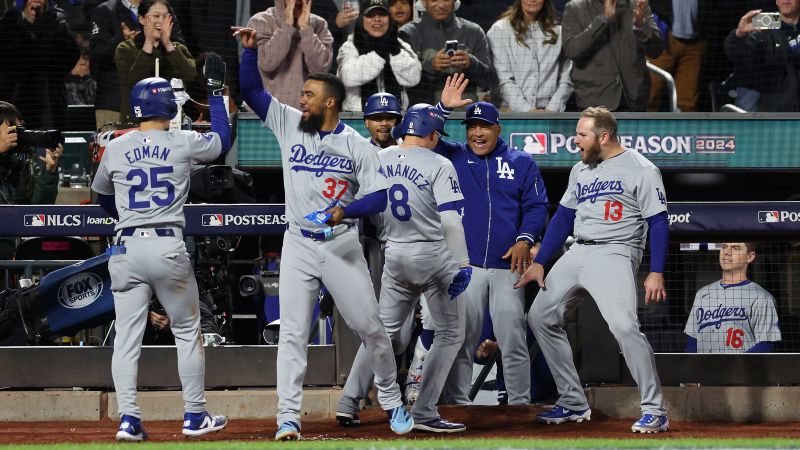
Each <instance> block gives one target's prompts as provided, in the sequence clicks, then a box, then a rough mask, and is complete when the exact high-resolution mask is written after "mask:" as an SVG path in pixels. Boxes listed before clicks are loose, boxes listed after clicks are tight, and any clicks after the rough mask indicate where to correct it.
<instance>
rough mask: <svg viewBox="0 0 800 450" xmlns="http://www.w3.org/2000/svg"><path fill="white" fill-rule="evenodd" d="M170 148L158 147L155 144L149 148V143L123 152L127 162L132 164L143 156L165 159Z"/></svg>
mask: <svg viewBox="0 0 800 450" xmlns="http://www.w3.org/2000/svg"><path fill="white" fill-rule="evenodd" d="M169 152H170V149H168V148H166V147H164V148H159V147H158V146H157V145H156V146H153V148H150V146H149V145H143V146H141V147H136V148H135V149H133V150H130V151H128V152H125V158H126V159H127V160H128V162H129V163H131V164H133V163H134V162H136V161H139V160H140V159H144V158H154V159H160V160H162V161H166V160H167V158H168V157H169Z"/></svg>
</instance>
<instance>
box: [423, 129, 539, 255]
mask: <svg viewBox="0 0 800 450" xmlns="http://www.w3.org/2000/svg"><path fill="white" fill-rule="evenodd" d="M434 150H435V151H436V152H437V153H439V154H441V155H442V156H445V157H446V158H448V159H450V160H451V161H452V162H453V165H454V166H455V168H456V173H457V174H458V180H459V183H460V184H461V191H462V193H463V194H464V218H463V223H464V233H465V235H466V239H467V250H468V252H469V262H470V264H472V265H473V266H478V267H484V268H492V269H509V268H510V267H511V259H510V258H509V259H502V257H503V255H504V254H505V253H506V252H507V251H508V249H509V248H510V247H511V246H512V245H514V243H515V242H517V241H519V240H526V241H528V242H530V243H531V244H533V243H534V242H536V241H539V240H541V237H542V230H543V229H544V226H545V223H546V222H547V191H545V188H544V182H543V181H542V175H541V173H539V167H538V166H537V165H536V162H535V161H534V160H533V157H531V155H529V154H527V153H525V152H523V151H519V150H514V149H509V148H508V145H506V142H505V141H504V140H503V139H502V138H498V140H497V145H496V146H495V148H494V150H492V152H491V153H489V154H488V155H486V156H485V157H480V156H477V155H475V153H473V152H472V150H471V149H470V148H469V146H468V145H467V144H456V143H451V142H446V141H444V140H442V139H439V144H438V145H437V146H436V148H435V149H434Z"/></svg>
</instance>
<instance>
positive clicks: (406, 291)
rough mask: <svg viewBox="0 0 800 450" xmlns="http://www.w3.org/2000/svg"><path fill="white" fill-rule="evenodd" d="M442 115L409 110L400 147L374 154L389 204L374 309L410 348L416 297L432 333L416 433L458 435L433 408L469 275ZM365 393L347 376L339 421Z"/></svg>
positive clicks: (364, 357) (415, 411)
mask: <svg viewBox="0 0 800 450" xmlns="http://www.w3.org/2000/svg"><path fill="white" fill-rule="evenodd" d="M444 121H445V118H444V116H442V115H441V111H439V110H438V109H436V108H435V107H433V106H431V105H428V104H418V105H414V106H413V107H411V108H409V110H408V111H407V112H406V115H405V117H404V118H403V122H402V123H401V124H400V125H398V126H396V127H395V128H394V129H393V131H392V135H393V136H394V137H395V138H400V137H403V143H402V144H400V145H397V146H393V147H388V148H385V149H383V150H381V152H380V153H379V156H380V160H381V166H382V167H381V168H382V171H383V173H384V174H385V175H386V177H387V178H388V180H389V184H390V185H391V187H390V188H389V205H388V206H387V208H386V211H384V213H383V214H382V216H383V223H384V225H383V228H384V232H385V236H386V264H385V266H384V270H383V279H382V283H381V286H382V287H381V296H380V312H381V319H382V321H383V324H384V326H385V327H386V330H387V332H388V333H389V337H390V338H391V339H392V343H393V344H394V346H395V350H396V351H398V352H401V351H403V350H405V348H406V346H407V345H408V341H409V339H408V338H409V336H404V338H402V337H401V333H400V331H401V329H402V328H403V325H404V324H405V323H406V322H407V320H408V317H409V316H411V315H412V314H413V313H414V308H415V306H416V304H417V301H418V299H419V297H420V295H421V294H423V293H424V294H425V297H426V299H427V303H428V310H429V313H430V317H431V319H432V320H433V322H434V323H435V324H436V329H437V330H438V331H437V333H436V336H435V337H434V341H433V346H432V347H431V350H430V352H429V355H428V358H427V364H426V365H425V368H424V372H423V375H422V380H423V381H422V385H421V388H420V393H419V397H418V398H417V401H416V402H414V405H413V407H412V408H411V415H412V417H413V418H414V423H415V424H414V429H415V430H422V431H431V432H438V433H452V432H458V431H464V430H465V429H466V427H465V426H464V425H463V424H457V423H451V422H447V421H446V420H443V419H442V418H441V417H440V416H439V413H438V410H437V408H436V402H437V400H438V399H439V395H440V394H441V390H442V387H443V386H444V382H445V379H446V377H447V374H448V371H449V370H450V366H451V365H452V363H453V359H454V358H455V355H456V351H457V350H458V348H459V347H460V346H461V343H462V342H463V340H464V321H463V315H464V303H463V302H462V301H460V300H459V301H456V300H455V298H457V297H458V296H459V295H460V294H461V293H462V292H463V291H464V289H466V287H467V285H468V284H469V279H470V277H471V274H472V268H471V267H470V266H469V258H468V257H467V246H466V241H465V239H464V229H463V227H462V225H461V216H460V213H459V210H460V209H461V208H462V204H461V203H462V200H463V199H464V197H463V195H462V194H461V188H460V187H459V184H458V178H457V175H456V172H455V169H454V168H453V164H452V163H451V162H450V161H448V160H447V159H446V158H444V157H442V156H439V155H437V154H435V153H434V152H433V151H431V149H432V148H433V147H435V145H436V142H437V141H438V139H439V134H444ZM368 365H369V359H368V354H367V353H366V349H365V348H364V347H363V346H362V347H361V348H360V349H359V351H358V354H357V355H356V358H355V361H354V363H353V370H352V372H351V373H361V372H362V369H363V368H366V367H368ZM364 394H365V392H363V390H362V386H361V383H360V382H359V381H358V380H357V378H356V377H352V376H351V377H348V380H347V383H346V384H345V387H344V395H343V396H342V398H341V400H340V401H339V405H338V407H337V417H341V416H349V417H354V416H357V414H358V412H359V410H360V403H359V402H360V400H361V398H362V397H363V395H364Z"/></svg>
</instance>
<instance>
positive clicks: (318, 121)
mask: <svg viewBox="0 0 800 450" xmlns="http://www.w3.org/2000/svg"><path fill="white" fill-rule="evenodd" d="M324 120H325V119H324V117H322V113H312V112H311V111H309V112H308V119H303V118H301V119H300V123H299V124H297V129H298V130H300V131H302V132H303V133H316V132H318V131H319V129H320V127H321V126H322V122H323V121H324Z"/></svg>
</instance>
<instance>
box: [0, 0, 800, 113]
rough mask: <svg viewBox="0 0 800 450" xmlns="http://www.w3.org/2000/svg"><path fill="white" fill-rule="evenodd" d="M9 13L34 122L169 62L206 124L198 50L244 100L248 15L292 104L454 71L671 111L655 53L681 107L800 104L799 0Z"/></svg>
mask: <svg viewBox="0 0 800 450" xmlns="http://www.w3.org/2000/svg"><path fill="white" fill-rule="evenodd" d="M0 8H5V12H4V14H3V15H2V17H1V18H0V51H2V54H3V55H5V56H6V61H7V62H6V64H3V65H2V66H0V100H4V101H8V102H10V103H12V104H14V105H15V106H16V107H17V108H19V110H20V112H21V113H22V115H23V116H24V117H25V123H26V125H27V126H28V127H30V128H63V126H64V123H65V115H66V111H67V105H93V106H94V114H95V125H96V126H97V127H98V128H99V127H101V126H102V125H104V124H107V123H118V122H122V123H125V122H126V121H128V120H129V119H130V117H129V116H130V114H129V112H128V111H127V109H128V107H127V95H123V94H122V93H125V92H128V91H129V88H130V86H132V85H133V84H134V83H135V82H136V81H138V80H139V79H141V78H144V77H147V76H153V75H154V74H155V72H156V70H158V72H159V75H160V76H162V77H165V78H168V79H169V78H180V79H182V80H183V82H184V84H185V85H186V86H187V91H188V92H189V93H190V96H192V100H194V101H195V103H193V104H190V105H189V106H188V107H187V111H188V113H189V114H190V115H191V117H192V119H193V120H206V119H207V118H208V117H207V113H205V114H204V111H206V110H205V109H204V107H203V104H202V100H203V98H195V96H193V95H192V89H191V85H192V82H193V80H194V79H195V78H197V73H198V70H199V67H200V66H201V64H198V58H201V57H202V58H203V59H204V58H205V57H206V56H207V55H208V54H209V53H212V52H213V53H217V54H219V55H221V56H222V57H223V59H224V60H225V62H226V63H227V64H228V67H229V70H228V76H229V79H228V83H227V84H228V86H229V89H230V90H229V94H230V96H231V99H232V101H231V106H232V108H233V109H234V110H236V108H237V107H238V106H240V105H241V99H240V96H239V94H238V79H237V77H238V70H237V68H238V61H239V52H240V48H239V46H238V44H237V42H236V40H235V39H233V38H231V36H230V34H231V31H230V26H231V25H235V24H240V25H244V24H247V26H249V27H252V28H254V29H256V30H257V31H258V49H259V59H258V65H259V69H260V71H261V76H262V79H263V81H264V83H265V86H266V87H267V88H268V89H270V92H272V93H273V95H275V96H276V98H278V99H280V100H281V101H283V102H284V103H286V104H288V105H293V106H297V105H298V104H299V91H300V87H301V86H302V84H303V82H304V80H305V79H306V78H307V77H308V75H309V74H311V73H313V72H330V73H334V74H336V75H338V76H339V77H340V78H341V79H342V80H343V81H344V83H345V86H346V88H347V99H346V101H345V105H344V109H345V110H347V111H361V110H362V107H363V103H364V101H365V99H366V98H367V97H369V95H371V94H373V93H375V92H379V91H385V92H391V93H393V94H395V95H396V96H397V97H398V98H400V99H401V101H402V107H403V108H404V109H405V108H407V107H408V106H409V105H412V104H414V103H418V102H426V103H436V101H437V99H438V95H439V92H437V91H438V89H440V87H441V86H442V85H443V81H444V79H445V78H446V77H447V76H448V75H452V74H454V73H457V72H464V73H465V74H466V75H467V77H468V78H469V79H470V86H469V93H468V94H469V97H470V98H472V99H474V100H483V101H491V102H492V103H494V104H495V105H497V106H498V107H500V108H501V110H504V111H518V112H547V111H554V112H560V111H579V110H581V109H583V108H585V107H587V106H596V105H604V106H606V107H608V108H609V109H610V110H612V111H665V110H667V108H668V104H667V101H666V100H667V95H666V93H665V89H664V88H665V82H664V80H663V78H662V77H660V76H658V75H656V74H654V73H652V72H651V71H649V70H648V68H647V66H646V64H647V63H648V62H649V63H651V64H653V65H655V66H657V67H659V68H661V69H663V70H665V71H667V72H669V73H670V74H671V75H672V76H673V77H674V81H675V85H676V90H677V106H678V108H679V110H680V111H683V112H691V111H710V110H711V108H712V105H714V104H715V103H714V102H712V101H711V97H719V96H721V97H724V98H723V101H724V102H726V103H735V104H736V105H737V106H739V107H741V108H743V109H744V110H746V111H790V112H791V111H800V100H798V96H799V95H800V91H799V90H798V87H797V86H798V70H799V69H800V62H798V58H799V57H800V56H799V55H800V52H799V51H798V48H800V45H798V28H797V22H798V18H800V0H770V1H766V0H730V1H724V2H723V1H722V0H703V1H700V0H494V1H491V2H489V1H483V0H237V1H236V2H219V1H212V0H199V1H198V0H191V1H190V0H105V1H101V0H58V1H56V0H4V2H3V3H0ZM775 10H777V11H778V12H779V13H780V28H778V29H768V30H758V29H754V27H753V25H752V23H751V21H752V19H753V17H754V16H756V15H757V14H758V13H759V12H762V11H763V12H774V11H775ZM156 61H157V63H156ZM723 81H724V83H722V82H723ZM712 82H713V83H712ZM720 83H722V86H723V88H722V89H720V88H717V89H711V90H709V86H710V85H711V86H719V85H720ZM197 96H198V97H202V89H200V90H198V91H197Z"/></svg>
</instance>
